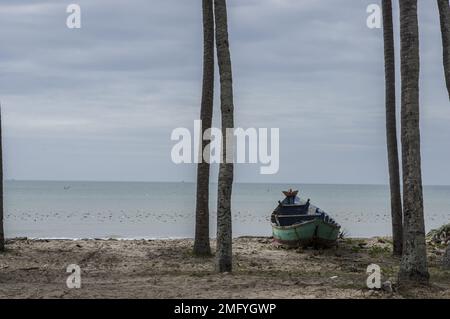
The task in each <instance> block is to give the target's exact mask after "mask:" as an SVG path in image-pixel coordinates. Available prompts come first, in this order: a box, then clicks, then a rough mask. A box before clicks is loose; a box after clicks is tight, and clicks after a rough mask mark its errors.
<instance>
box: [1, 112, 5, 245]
mask: <svg viewBox="0 0 450 319" xmlns="http://www.w3.org/2000/svg"><path fill="white" fill-rule="evenodd" d="M1 113H2V110H1V107H0V251H4V250H5V233H4V230H3V148H2V147H3V145H2V144H3V143H2V114H1Z"/></svg>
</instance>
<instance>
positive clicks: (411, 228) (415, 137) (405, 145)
mask: <svg viewBox="0 0 450 319" xmlns="http://www.w3.org/2000/svg"><path fill="white" fill-rule="evenodd" d="M400 38H401V73H402V119H401V120H402V121H401V122H402V129H401V132H402V134H401V135H402V162H403V209H404V241H403V256H402V261H401V263H400V271H399V283H400V284H406V283H408V282H416V283H419V282H420V283H426V282H428V279H429V274H428V265H427V251H426V244H425V222H424V209H423V190H422V172H421V158H420V128H419V73H420V56H419V25H418V21H417V0H400Z"/></svg>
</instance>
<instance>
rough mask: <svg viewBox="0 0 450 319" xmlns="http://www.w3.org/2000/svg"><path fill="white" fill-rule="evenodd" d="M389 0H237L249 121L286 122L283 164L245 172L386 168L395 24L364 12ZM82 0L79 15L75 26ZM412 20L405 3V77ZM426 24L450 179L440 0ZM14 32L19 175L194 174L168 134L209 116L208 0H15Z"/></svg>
mask: <svg viewBox="0 0 450 319" xmlns="http://www.w3.org/2000/svg"><path fill="white" fill-rule="evenodd" d="M377 2H379V1H375V0H361V1H354V0H321V1H318V0H302V1H298V0H228V1H227V3H228V6H229V10H228V15H229V36H230V50H231V58H232V68H233V81H234V95H235V98H234V104H235V126H236V127H242V128H250V127H254V128H279V129H280V168H279V171H278V173H277V174H273V175H261V174H260V173H259V172H260V170H259V169H260V166H261V165H260V164H238V165H237V167H236V171H235V180H236V181H237V182H264V183H266V182H267V183H269V182H274V183H276V182H281V183H284V182H292V183H294V182H295V183H346V184H347V183H348V184H386V183H387V182H388V173H387V154H386V146H385V144H386V141H385V140H386V137H385V115H384V114H385V113H384V107H385V106H384V64H383V63H384V62H383V38H382V29H369V28H368V27H367V25H366V19H367V17H368V15H369V14H368V13H367V12H366V8H367V6H368V5H369V4H372V3H377ZM71 3H76V4H79V5H80V7H81V28H80V29H69V28H67V26H66V19H67V16H68V15H69V14H68V13H66V8H67V6H68V5H69V4H71ZM395 3H396V1H394V4H395ZM398 19H399V18H398V8H397V7H396V6H394V20H395V25H394V27H395V32H396V47H397V50H396V51H397V52H396V55H397V68H398V70H397V71H398V72H397V80H399V78H400V73H399V72H400V70H399V56H400V52H399V50H398V43H399V36H398V32H399V26H398ZM419 23H420V36H421V39H420V40H421V42H420V50H421V78H420V89H421V91H420V94H421V97H420V106H421V134H422V162H423V163H422V164H423V165H422V169H423V179H424V183H425V184H432V185H438V184H439V185H450V170H449V169H448V163H450V147H449V146H450V125H449V123H450V105H449V101H448V96H447V93H446V89H445V84H444V75H443V67H442V43H441V37H440V29H439V18H438V11H437V5H436V2H435V1H429V0H419ZM0 38H1V44H2V45H1V49H0V100H1V103H2V114H3V115H2V121H3V138H4V167H5V177H6V178H7V179H18V180H19V179H26V180H105V181H195V175H196V166H195V165H194V164H179V165H176V164H174V163H173V162H172V160H171V149H172V147H173V146H174V144H175V142H174V141H171V139H170V136H171V132H172V131H173V130H174V129H175V128H178V127H186V128H189V129H190V130H192V129H193V123H194V120H196V119H199V113H200V99H201V84H202V43H203V42H202V41H203V39H202V17H201V1H200V0H129V1H119V0H70V1H61V0H54V1H50V0H40V1H37V0H35V1H34V0H33V1H32V0H22V1H16V0H2V2H1V4H0ZM217 79H218V73H217V70H216V90H215V103H214V126H216V127H220V101H219V88H218V80H217ZM397 89H398V94H397V95H398V109H399V108H400V101H399V98H400V94H399V93H400V82H399V81H397ZM216 179H217V167H216V165H214V166H213V174H212V181H215V180H216Z"/></svg>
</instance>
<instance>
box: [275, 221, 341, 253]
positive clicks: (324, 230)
mask: <svg viewBox="0 0 450 319" xmlns="http://www.w3.org/2000/svg"><path fill="white" fill-rule="evenodd" d="M339 231H340V227H339V226H336V225H333V224H329V223H326V222H325V221H324V220H322V219H319V218H318V219H314V220H311V221H307V222H304V223H301V224H295V225H291V226H277V225H275V224H272V233H273V238H274V240H275V242H277V243H279V244H282V245H284V246H289V247H298V246H305V247H306V246H325V247H329V246H333V245H335V244H336V240H337V239H338V237H339Z"/></svg>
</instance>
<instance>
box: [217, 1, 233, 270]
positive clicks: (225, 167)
mask: <svg viewBox="0 0 450 319" xmlns="http://www.w3.org/2000/svg"><path fill="white" fill-rule="evenodd" d="M214 16H215V21H216V45H217V59H218V63H219V73H220V108H221V114H222V136H223V139H222V140H223V141H222V161H221V164H220V168H219V185H218V187H219V189H218V195H217V271H219V272H229V271H231V270H232V229H231V192H232V186H233V161H232V160H231V161H230V157H232V155H233V139H232V136H229V132H230V130H229V129H233V128H234V118H233V117H234V115H233V112H234V106H233V77H232V73H231V57H230V49H229V44H228V22H227V20H228V19H227V4H226V1H225V0H214ZM227 129H228V130H227Z"/></svg>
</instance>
